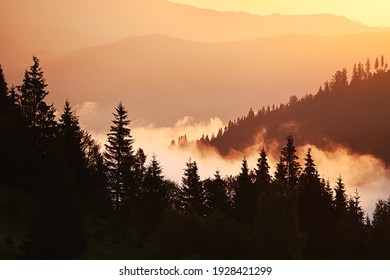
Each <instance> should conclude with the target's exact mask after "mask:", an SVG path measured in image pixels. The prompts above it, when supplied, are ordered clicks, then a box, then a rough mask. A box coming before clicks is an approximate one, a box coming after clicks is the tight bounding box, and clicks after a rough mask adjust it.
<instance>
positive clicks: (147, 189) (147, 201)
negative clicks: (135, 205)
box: [139, 155, 169, 230]
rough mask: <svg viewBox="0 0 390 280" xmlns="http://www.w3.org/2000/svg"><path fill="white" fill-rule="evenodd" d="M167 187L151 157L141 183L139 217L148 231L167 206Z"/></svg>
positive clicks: (155, 160) (159, 168) (158, 219)
mask: <svg viewBox="0 0 390 280" xmlns="http://www.w3.org/2000/svg"><path fill="white" fill-rule="evenodd" d="M168 195H169V193H168V187H167V184H166V181H165V178H164V175H163V174H162V168H161V166H160V163H159V162H158V161H157V159H156V156H155V155H153V157H152V160H151V162H150V164H149V166H148V167H147V168H146V172H145V178H144V180H143V183H142V189H141V198H140V206H139V215H140V217H141V220H142V223H143V224H144V226H145V227H146V228H148V229H149V230H150V229H151V228H154V227H155V226H156V225H157V223H158V222H159V221H160V220H161V218H162V215H163V212H164V210H165V209H167V208H168V206H169V204H168V203H169V197H168Z"/></svg>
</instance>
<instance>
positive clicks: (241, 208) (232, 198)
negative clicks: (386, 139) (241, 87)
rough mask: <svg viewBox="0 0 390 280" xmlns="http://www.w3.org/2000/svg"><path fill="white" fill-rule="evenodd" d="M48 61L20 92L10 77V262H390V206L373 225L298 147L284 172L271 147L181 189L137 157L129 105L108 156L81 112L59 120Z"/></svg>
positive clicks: (193, 171) (6, 214)
mask: <svg viewBox="0 0 390 280" xmlns="http://www.w3.org/2000/svg"><path fill="white" fill-rule="evenodd" d="M46 88H47V84H46V81H45V78H44V73H43V70H42V68H41V66H40V63H39V59H38V58H37V57H33V65H32V66H30V67H29V68H28V69H27V70H26V71H25V74H24V79H23V82H22V85H20V86H17V87H15V86H11V87H10V88H8V85H7V82H6V79H5V76H4V73H3V70H2V69H1V67H0V131H1V137H0V141H1V142H0V222H1V224H2V227H1V229H0V258H3V259H10V258H16V259H152V258H154V259H156V258H159V259H193V258H195V259H302V258H303V259H372V258H374V259H382V258H384V259H387V258H389V257H390V250H389V249H390V198H389V199H387V200H378V202H377V204H376V208H375V211H374V214H373V217H372V219H370V218H369V217H368V216H367V215H366V214H365V212H364V211H363V209H362V207H361V205H360V196H359V194H358V193H357V192H356V193H355V194H354V195H353V196H347V194H346V188H345V185H344V183H343V180H342V178H341V177H340V178H339V179H338V180H337V182H335V186H333V187H332V186H331V182H328V181H326V180H324V179H322V178H321V176H320V174H319V172H318V170H317V168H316V165H315V161H314V159H313V156H312V154H311V150H310V149H308V150H307V153H306V157H305V159H304V165H303V166H301V164H300V162H299V158H298V156H297V154H296V148H295V144H294V138H293V137H292V136H288V137H287V141H286V145H285V146H284V147H283V148H282V149H281V154H280V161H279V162H278V163H277V166H276V172H275V174H274V175H273V176H272V175H271V174H270V166H269V164H268V159H267V153H266V150H265V148H263V149H261V150H260V152H259V157H258V161H257V165H256V167H255V168H254V169H251V168H250V167H249V166H248V163H247V161H246V159H245V158H244V159H243V160H242V164H241V169H240V173H239V174H238V175H235V176H232V175H230V176H224V177H223V176H222V175H221V174H220V172H219V171H218V170H216V171H215V174H214V176H213V177H212V178H207V179H205V180H201V178H200V176H199V170H198V166H197V163H196V161H193V160H191V159H190V160H189V161H188V162H187V163H186V164H185V168H184V172H183V176H182V181H181V183H180V184H179V183H176V182H173V181H171V180H169V179H167V178H166V177H165V176H164V174H163V167H162V166H161V164H160V163H159V161H158V160H157V156H156V155H153V156H152V158H151V160H150V161H149V162H147V156H146V155H145V153H144V151H143V150H142V149H138V150H137V151H135V150H134V148H133V144H134V139H133V137H132V134H131V128H130V124H131V121H130V119H129V115H128V112H127V110H126V108H125V106H124V105H123V104H122V103H119V104H118V106H117V107H116V108H115V111H114V113H113V119H112V125H111V127H110V129H109V132H108V133H107V142H106V144H105V145H104V148H103V149H102V147H100V145H99V144H98V143H97V142H96V141H95V140H94V139H93V138H92V137H91V135H90V134H89V133H88V132H87V131H85V130H83V129H81V127H80V124H79V120H78V117H77V115H76V114H75V112H74V111H73V109H72V107H71V105H70V103H69V101H65V104H64V107H63V112H62V113H61V114H58V117H56V116H57V114H56V112H55V109H54V106H53V104H47V103H46V101H45V98H46V97H47V95H48V94H49V92H48V91H47V89H46Z"/></svg>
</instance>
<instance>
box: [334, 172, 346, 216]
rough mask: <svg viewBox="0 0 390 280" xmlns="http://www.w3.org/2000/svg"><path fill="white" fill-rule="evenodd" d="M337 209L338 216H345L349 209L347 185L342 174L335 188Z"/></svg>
mask: <svg viewBox="0 0 390 280" xmlns="http://www.w3.org/2000/svg"><path fill="white" fill-rule="evenodd" d="M335 193H336V195H335V200H334V205H335V211H336V215H337V217H339V218H340V217H343V216H344V215H345V214H346V211H347V196H346V194H345V185H344V183H343V180H342V179H341V176H340V177H339V178H338V179H337V185H336V188H335Z"/></svg>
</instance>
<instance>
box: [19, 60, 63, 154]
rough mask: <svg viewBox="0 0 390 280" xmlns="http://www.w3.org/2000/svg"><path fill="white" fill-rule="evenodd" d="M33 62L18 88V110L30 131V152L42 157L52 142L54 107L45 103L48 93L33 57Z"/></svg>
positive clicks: (54, 131)
mask: <svg viewBox="0 0 390 280" xmlns="http://www.w3.org/2000/svg"><path fill="white" fill-rule="evenodd" d="M33 62H34V63H33V65H32V66H30V68H29V70H26V71H25V73H24V79H23V84H22V85H21V86H20V87H19V90H20V92H21V95H20V108H21V112H22V115H23V117H24V120H25V122H26V126H27V127H28V128H29V130H30V133H29V134H30V136H31V142H30V143H31V145H32V147H31V148H32V151H33V152H37V153H38V156H42V155H44V154H45V153H47V152H48V147H49V146H50V144H51V143H52V142H53V139H54V137H55V134H56V125H57V123H56V121H55V109H54V106H53V105H48V104H46V101H45V98H46V96H47V95H48V94H49V92H48V91H47V89H46V87H47V84H46V80H45V78H44V77H43V71H42V68H41V66H40V64H39V59H38V58H37V57H36V56H34V57H33Z"/></svg>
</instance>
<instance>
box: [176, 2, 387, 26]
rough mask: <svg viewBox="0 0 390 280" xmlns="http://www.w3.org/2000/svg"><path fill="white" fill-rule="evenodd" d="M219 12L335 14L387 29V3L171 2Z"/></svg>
mask: <svg viewBox="0 0 390 280" xmlns="http://www.w3.org/2000/svg"><path fill="white" fill-rule="evenodd" d="M171 2H179V3H183V4H188V5H191V6H196V7H199V8H206V9H214V10H219V11H243V12H249V13H253V14H260V15H270V14H275V13H277V14H282V15H305V14H323V13H327V14H334V15H339V16H345V17H347V18H349V19H351V20H354V21H359V22H361V23H364V24H366V25H370V26H383V27H385V26H390V17H389V16H388V14H389V11H390V2H389V1H387V0H371V1H366V0H353V1H352V0H348V1H340V0H328V1H321V0H289V1H286V0H240V1H237V0H171Z"/></svg>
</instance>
